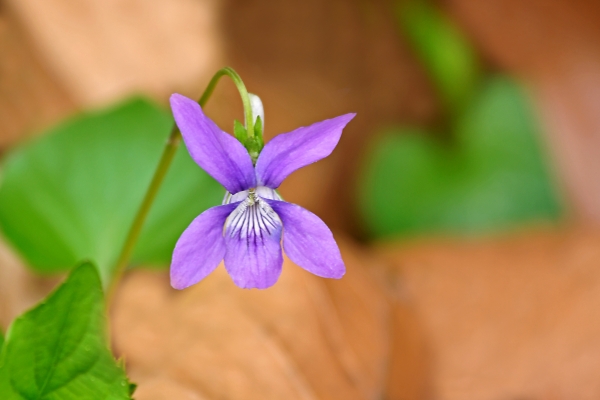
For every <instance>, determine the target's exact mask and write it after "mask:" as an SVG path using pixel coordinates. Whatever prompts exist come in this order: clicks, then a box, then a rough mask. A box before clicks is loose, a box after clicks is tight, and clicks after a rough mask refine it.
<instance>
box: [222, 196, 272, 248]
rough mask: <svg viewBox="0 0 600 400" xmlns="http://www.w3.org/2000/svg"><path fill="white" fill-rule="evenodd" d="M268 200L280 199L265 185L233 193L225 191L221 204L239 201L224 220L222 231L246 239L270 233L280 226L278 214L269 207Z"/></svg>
mask: <svg viewBox="0 0 600 400" xmlns="http://www.w3.org/2000/svg"><path fill="white" fill-rule="evenodd" d="M265 199H268V200H281V197H280V196H279V195H278V194H277V192H276V191H275V190H273V189H271V188H268V187H265V186H258V187H256V188H252V189H249V190H244V191H242V192H238V193H236V194H234V195H232V194H231V193H227V194H226V195H225V198H224V199H223V204H230V203H236V202H240V204H238V206H237V207H236V208H235V210H233V211H232V212H231V214H229V217H227V220H225V226H224V232H225V233H226V234H227V235H229V236H231V237H238V238H239V239H246V238H249V237H262V235H263V233H266V234H268V235H270V234H272V233H273V232H274V230H275V229H278V227H279V228H280V227H281V219H280V218H279V215H277V213H276V212H275V211H274V210H273V209H272V208H271V206H270V205H269V203H267V202H266V201H265Z"/></svg>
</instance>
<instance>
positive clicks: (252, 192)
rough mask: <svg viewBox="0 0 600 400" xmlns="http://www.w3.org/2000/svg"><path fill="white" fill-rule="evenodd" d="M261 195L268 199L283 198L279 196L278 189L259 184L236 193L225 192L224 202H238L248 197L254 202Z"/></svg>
mask: <svg viewBox="0 0 600 400" xmlns="http://www.w3.org/2000/svg"><path fill="white" fill-rule="evenodd" d="M259 197H262V198H263V199H267V200H281V196H279V194H278V193H277V191H275V190H274V189H271V188H268V187H266V186H257V187H255V188H251V189H248V190H243V191H241V192H237V193H236V194H231V193H229V192H225V197H224V198H223V204H230V203H237V202H238V201H245V200H246V199H248V200H249V201H251V202H252V204H254V203H256V202H257V200H258V198H259Z"/></svg>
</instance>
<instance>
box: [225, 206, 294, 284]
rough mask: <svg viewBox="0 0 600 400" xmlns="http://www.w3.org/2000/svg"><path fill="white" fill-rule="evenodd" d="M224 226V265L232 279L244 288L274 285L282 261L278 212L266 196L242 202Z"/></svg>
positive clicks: (279, 272)
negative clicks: (257, 200)
mask: <svg viewBox="0 0 600 400" xmlns="http://www.w3.org/2000/svg"><path fill="white" fill-rule="evenodd" d="M225 226H226V228H225V244H226V248H227V250H226V252H225V269H227V272H229V275H230V276H231V278H232V279H233V282H234V283H235V284H236V285H237V286H239V287H241V288H244V289H252V288H256V289H266V288H268V287H270V286H273V285H274V284H275V282H277V279H279V275H281V267H282V265H283V254H282V251H281V221H280V220H279V218H278V217H277V214H275V212H274V211H273V210H272V209H271V207H270V206H269V205H268V204H267V203H265V202H264V200H260V201H259V202H257V203H256V204H254V205H246V204H244V203H243V202H242V203H240V206H239V207H238V209H236V210H235V211H234V212H233V213H232V214H231V216H230V217H229V218H228V219H227V222H226V223H225Z"/></svg>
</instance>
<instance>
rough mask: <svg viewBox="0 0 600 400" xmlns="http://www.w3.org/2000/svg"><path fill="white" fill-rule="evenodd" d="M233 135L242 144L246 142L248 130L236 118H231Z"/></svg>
mask: <svg viewBox="0 0 600 400" xmlns="http://www.w3.org/2000/svg"><path fill="white" fill-rule="evenodd" d="M233 135H234V136H235V138H236V139H237V140H239V141H240V143H242V144H243V145H245V144H246V140H248V131H247V130H246V127H244V125H242V123H241V122H240V121H238V120H237V119H235V120H233Z"/></svg>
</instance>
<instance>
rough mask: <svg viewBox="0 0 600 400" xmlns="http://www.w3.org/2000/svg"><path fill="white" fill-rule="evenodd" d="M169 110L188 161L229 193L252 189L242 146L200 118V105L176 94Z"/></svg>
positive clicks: (251, 169)
mask: <svg viewBox="0 0 600 400" xmlns="http://www.w3.org/2000/svg"><path fill="white" fill-rule="evenodd" d="M171 109H172V110H173V116H174V117H175V122H177V126H178V127H179V130H180V131H181V135H182V136H183V141H184V142H185V145H186V147H187V149H188V152H189V153H190V156H191V157H192V159H193V160H194V161H195V162H196V164H198V165H199V166H200V167H202V169H204V170H205V171H206V172H207V173H208V174H209V175H210V176H212V177H213V178H215V179H216V180H217V181H218V182H219V183H220V184H221V185H223V186H224V187H225V189H227V191H228V192H230V193H237V192H239V191H242V190H246V189H249V188H251V187H255V186H256V178H255V174H254V167H253V165H252V159H251V158H250V155H249V154H248V151H247V150H246V149H245V148H244V146H243V145H242V144H241V143H240V142H239V141H238V140H237V139H236V138H234V137H233V136H231V135H229V134H227V133H225V132H223V131H222V130H221V129H220V128H219V127H218V126H217V125H216V124H215V123H214V122H213V121H212V120H211V119H210V118H208V117H207V116H206V115H204V112H202V108H201V107H200V105H199V104H198V103H197V102H195V101H194V100H191V99H188V98H187V97H185V96H182V95H180V94H177V93H175V94H173V95H172V96H171Z"/></svg>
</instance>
